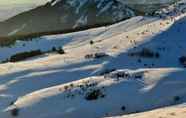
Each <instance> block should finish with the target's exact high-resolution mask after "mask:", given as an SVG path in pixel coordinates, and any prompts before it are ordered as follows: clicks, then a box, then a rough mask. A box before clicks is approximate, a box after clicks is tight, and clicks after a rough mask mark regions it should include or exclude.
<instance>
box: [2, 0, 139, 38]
mask: <svg viewBox="0 0 186 118" xmlns="http://www.w3.org/2000/svg"><path fill="white" fill-rule="evenodd" d="M134 15H135V13H134V12H133V11H132V10H131V9H129V8H128V7H127V6H125V5H123V4H120V3H119V2H118V1H116V0H52V1H51V2H48V3H47V4H45V5H43V6H40V7H37V8H35V9H33V10H30V11H27V12H24V13H21V14H19V15H17V16H15V17H12V18H10V19H8V20H6V21H4V22H1V23H0V36H1V37H2V36H5V37H6V36H14V35H25V34H34V33H43V32H51V31H52V32H59V31H66V30H74V29H81V28H86V27H94V26H99V25H104V24H110V23H114V22H118V21H121V20H124V19H127V18H129V17H132V16H134Z"/></svg>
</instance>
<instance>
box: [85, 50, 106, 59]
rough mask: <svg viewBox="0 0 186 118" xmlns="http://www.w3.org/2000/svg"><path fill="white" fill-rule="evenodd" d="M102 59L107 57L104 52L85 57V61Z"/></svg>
mask: <svg viewBox="0 0 186 118" xmlns="http://www.w3.org/2000/svg"><path fill="white" fill-rule="evenodd" d="M104 57H109V55H108V54H106V53H104V52H100V53H94V54H87V55H85V59H100V58H104Z"/></svg>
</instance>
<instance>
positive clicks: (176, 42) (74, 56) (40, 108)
mask: <svg viewBox="0 0 186 118" xmlns="http://www.w3.org/2000/svg"><path fill="white" fill-rule="evenodd" d="M170 8H171V9H166V13H165V14H163V13H162V15H161V17H143V16H138V17H133V18H131V19H128V20H125V21H122V22H120V23H117V24H115V25H111V26H107V27H100V28H95V29H90V30H87V31H82V32H76V33H69V34H64V35H53V36H43V37H40V38H37V39H33V40H30V41H17V42H16V43H15V44H14V45H12V46H11V47H1V48H0V52H1V54H2V55H1V57H0V59H1V61H3V60H5V59H7V58H10V57H11V56H12V55H15V54H17V53H21V52H25V51H30V50H38V49H40V50H42V51H45V52H47V53H45V54H43V55H40V56H37V57H33V58H29V59H27V60H24V61H20V62H16V63H10V62H9V63H4V64H1V66H0V118H1V117H2V118H12V117H18V118H25V117H26V118H33V117H36V118H51V117H52V118H61V117H65V118H101V117H113V116H118V115H124V114H128V113H134V112H143V111H146V110H152V109H155V108H159V107H165V106H170V105H175V104H180V103H183V102H186V79H185V78H186V69H185V68H184V63H181V62H180V57H182V56H185V52H186V46H185V44H186V40H185V37H186V34H185V33H184V32H185V30H186V20H185V16H186V14H185V13H184V9H185V8H186V5H185V4H182V5H179V7H176V10H175V9H172V7H170ZM164 10H165V9H164ZM167 10H168V11H167ZM162 12H164V11H162ZM167 12H168V13H167ZM165 15H166V16H165ZM53 47H56V48H57V47H63V49H64V51H65V53H64V54H58V53H56V52H50V51H49V50H51V48H53ZM5 52H6V53H5Z"/></svg>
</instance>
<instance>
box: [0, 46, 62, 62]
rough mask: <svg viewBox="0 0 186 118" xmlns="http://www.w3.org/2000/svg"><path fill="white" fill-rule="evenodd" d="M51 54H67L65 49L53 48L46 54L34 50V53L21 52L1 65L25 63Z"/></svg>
mask: <svg viewBox="0 0 186 118" xmlns="http://www.w3.org/2000/svg"><path fill="white" fill-rule="evenodd" d="M51 52H57V53H58V54H65V51H64V49H63V48H61V47H58V48H56V47H53V48H52V49H51V50H49V51H45V52H42V51H41V50H32V51H27V52H20V53H17V54H14V55H12V56H11V57H10V58H9V59H6V60H4V61H1V63H7V62H19V61H23V60H26V59H28V58H31V57H35V56H39V55H43V54H45V53H51Z"/></svg>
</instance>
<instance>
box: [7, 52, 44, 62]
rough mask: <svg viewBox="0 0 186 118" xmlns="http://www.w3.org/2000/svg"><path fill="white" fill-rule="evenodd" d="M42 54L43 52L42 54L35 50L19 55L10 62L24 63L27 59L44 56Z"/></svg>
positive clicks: (11, 58)
mask: <svg viewBox="0 0 186 118" xmlns="http://www.w3.org/2000/svg"><path fill="white" fill-rule="evenodd" d="M42 54H43V52H41V50H33V51H30V52H22V53H17V54H15V55H13V56H11V57H10V60H9V61H10V62H18V61H22V60H25V59H27V58H30V57H34V56H38V55H42Z"/></svg>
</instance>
